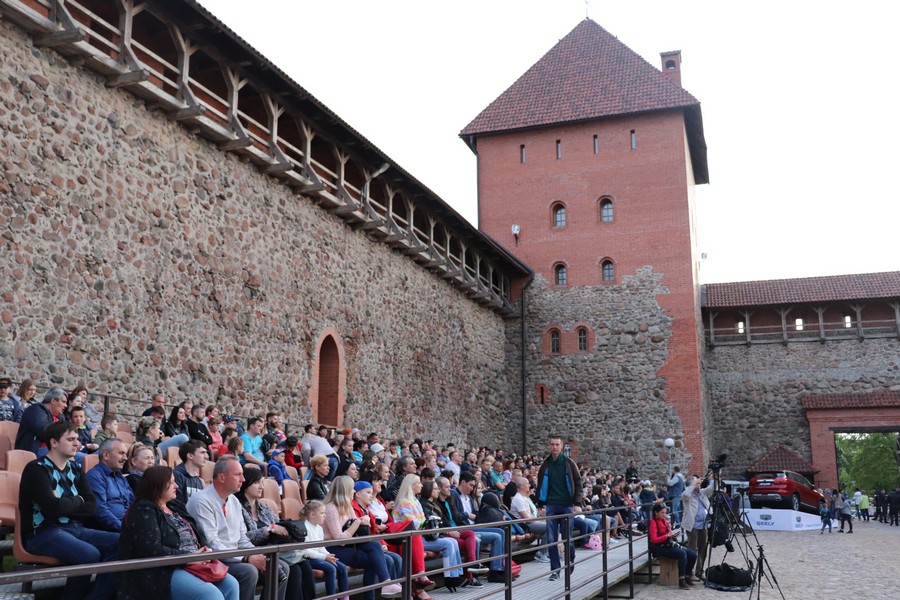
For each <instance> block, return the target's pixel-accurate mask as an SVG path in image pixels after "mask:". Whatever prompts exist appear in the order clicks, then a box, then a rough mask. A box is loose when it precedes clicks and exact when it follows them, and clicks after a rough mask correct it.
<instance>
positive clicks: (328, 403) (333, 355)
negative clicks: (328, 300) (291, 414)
mask: <svg viewBox="0 0 900 600" xmlns="http://www.w3.org/2000/svg"><path fill="white" fill-rule="evenodd" d="M338 339H339V338H338V336H337V334H336V333H335V332H334V331H333V330H331V329H330V328H329V329H327V330H326V331H325V332H323V334H322V337H321V338H320V339H319V343H318V344H317V345H316V360H315V363H314V365H313V377H312V389H311V391H310V401H311V402H310V404H311V405H312V408H313V418H314V419H315V421H316V422H317V423H318V424H320V425H328V426H330V427H340V426H341V424H342V423H343V421H344V356H343V351H342V349H341V347H340V345H339V344H338Z"/></svg>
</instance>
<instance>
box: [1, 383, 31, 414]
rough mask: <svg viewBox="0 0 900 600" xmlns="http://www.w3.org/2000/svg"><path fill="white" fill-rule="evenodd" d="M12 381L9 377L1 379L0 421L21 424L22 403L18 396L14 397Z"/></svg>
mask: <svg viewBox="0 0 900 600" xmlns="http://www.w3.org/2000/svg"><path fill="white" fill-rule="evenodd" d="M12 388H13V385H12V380H11V379H10V378H9V377H0V421H13V422H14V423H19V422H20V421H21V420H22V412H23V411H24V410H25V409H24V408H22V402H21V400H19V398H18V396H16V397H13V393H12Z"/></svg>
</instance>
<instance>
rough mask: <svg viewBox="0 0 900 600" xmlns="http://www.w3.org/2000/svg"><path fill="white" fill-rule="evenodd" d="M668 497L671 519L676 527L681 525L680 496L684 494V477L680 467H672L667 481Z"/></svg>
mask: <svg viewBox="0 0 900 600" xmlns="http://www.w3.org/2000/svg"><path fill="white" fill-rule="evenodd" d="M668 484H669V497H670V498H671V499H672V518H673V519H674V520H675V524H676V525H680V524H681V495H682V494H684V488H685V485H684V475H682V474H681V467H679V466H674V467H672V478H671V479H670V480H669V481H668Z"/></svg>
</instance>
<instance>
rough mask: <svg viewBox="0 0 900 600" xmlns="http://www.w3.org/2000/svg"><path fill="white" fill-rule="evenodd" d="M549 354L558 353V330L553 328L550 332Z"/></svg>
mask: <svg viewBox="0 0 900 600" xmlns="http://www.w3.org/2000/svg"><path fill="white" fill-rule="evenodd" d="M550 354H559V332H558V331H557V330H555V329H554V330H553V331H551V332H550Z"/></svg>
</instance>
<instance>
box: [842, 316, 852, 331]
mask: <svg viewBox="0 0 900 600" xmlns="http://www.w3.org/2000/svg"><path fill="white" fill-rule="evenodd" d="M844 327H846V328H847V329H849V328H851V327H853V317H851V316H850V315H844Z"/></svg>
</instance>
